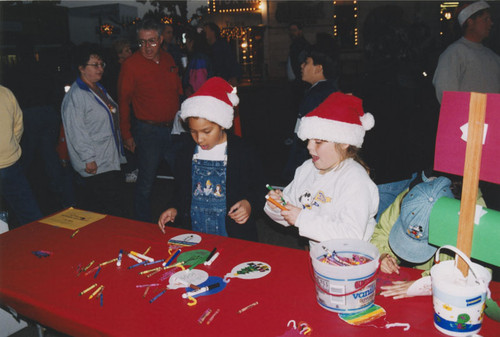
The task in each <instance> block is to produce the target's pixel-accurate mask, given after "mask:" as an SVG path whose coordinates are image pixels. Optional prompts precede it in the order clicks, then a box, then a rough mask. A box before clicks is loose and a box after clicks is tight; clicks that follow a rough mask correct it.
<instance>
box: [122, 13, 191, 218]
mask: <svg viewBox="0 0 500 337" xmlns="http://www.w3.org/2000/svg"><path fill="white" fill-rule="evenodd" d="M162 28H163V27H162V26H160V25H159V24H158V23H157V22H155V21H153V20H144V21H142V22H140V23H139V25H138V27H137V40H138V41H137V42H138V45H139V50H138V51H137V52H135V53H134V54H133V55H132V56H131V57H129V58H128V59H127V60H126V61H125V62H124V63H123V64H122V67H121V71H120V77H119V79H118V97H119V106H120V119H121V121H120V128H121V132H122V137H123V143H124V146H125V148H127V149H128V150H130V151H132V152H135V151H136V150H137V160H138V168H139V174H138V177H137V183H136V189H135V217H136V219H137V220H140V221H147V222H152V221H153V219H152V217H151V205H150V196H151V189H152V187H153V183H154V180H155V178H156V171H157V169H158V166H159V164H160V161H161V159H163V158H165V159H166V160H167V161H168V163H169V165H170V166H171V167H172V165H173V160H174V158H173V157H174V153H173V145H172V139H171V135H170V133H171V131H172V123H173V121H174V117H175V114H176V112H177V111H178V110H179V95H181V94H182V85H181V81H180V78H179V76H178V69H177V67H176V65H175V62H174V59H173V58H172V56H171V55H170V54H169V53H167V52H165V51H163V50H162V49H161V47H160V46H161V44H162V42H163V37H162V35H161V33H162ZM131 106H132V108H133V112H134V114H135V117H136V118H137V125H136V130H134V135H132V132H131V127H130V114H131V109H130V107H131Z"/></svg>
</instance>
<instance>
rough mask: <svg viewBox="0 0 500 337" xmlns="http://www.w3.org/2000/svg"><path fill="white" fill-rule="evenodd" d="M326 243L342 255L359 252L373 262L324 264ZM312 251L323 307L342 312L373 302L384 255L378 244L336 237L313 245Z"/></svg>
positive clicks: (352, 310)
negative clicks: (381, 253) (340, 264)
mask: <svg viewBox="0 0 500 337" xmlns="http://www.w3.org/2000/svg"><path fill="white" fill-rule="evenodd" d="M323 246H324V247H325V248H327V249H328V250H329V251H331V252H333V251H335V252H336V253H337V254H338V255H339V256H344V257H350V256H352V254H357V255H360V256H363V257H366V258H369V259H371V260H372V261H370V262H367V263H365V264H360V265H354V266H335V265H331V264H328V263H323V262H321V261H320V260H321V259H322V257H324V256H325V254H326V252H325V250H324V249H323ZM309 254H310V256H311V261H312V266H313V269H314V279H315V283H316V299H317V300H318V304H319V305H320V306H322V307H323V308H325V309H326V310H330V311H334V312H338V313H356V312H360V311H363V310H365V309H366V308H368V307H369V306H370V305H372V304H373V302H374V300H375V287H376V278H375V273H376V271H377V268H378V264H379V260H378V259H379V256H380V254H379V251H378V249H377V247H375V246H374V245H372V244H371V243H369V242H366V241H362V240H355V239H336V240H329V241H325V242H321V243H318V244H315V245H311V251H310V253H309Z"/></svg>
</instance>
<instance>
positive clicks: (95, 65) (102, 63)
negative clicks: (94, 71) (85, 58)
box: [86, 62, 106, 69]
mask: <svg viewBox="0 0 500 337" xmlns="http://www.w3.org/2000/svg"><path fill="white" fill-rule="evenodd" d="M86 65H87V66H92V67H94V68H99V67H101V68H102V69H104V68H106V63H104V62H101V63H87V64H86Z"/></svg>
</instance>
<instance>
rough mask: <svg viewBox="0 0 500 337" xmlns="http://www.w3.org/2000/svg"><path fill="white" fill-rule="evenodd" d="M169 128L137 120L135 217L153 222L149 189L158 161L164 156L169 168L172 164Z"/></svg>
mask: <svg viewBox="0 0 500 337" xmlns="http://www.w3.org/2000/svg"><path fill="white" fill-rule="evenodd" d="M171 132H172V129H171V128H168V127H164V126H157V125H151V124H148V123H145V122H142V121H140V120H139V121H137V134H136V137H135V143H136V146H137V149H136V151H137V168H138V169H139V174H138V176H137V182H136V185H135V218H136V219H137V220H139V221H145V222H153V221H152V214H151V190H152V189H153V183H154V181H155V179H156V172H157V170H158V166H159V165H160V161H161V160H162V159H163V158H165V159H167V162H168V164H169V165H170V167H171V168H173V165H174V155H173V153H172V151H173V146H172V137H171V135H170V133H171Z"/></svg>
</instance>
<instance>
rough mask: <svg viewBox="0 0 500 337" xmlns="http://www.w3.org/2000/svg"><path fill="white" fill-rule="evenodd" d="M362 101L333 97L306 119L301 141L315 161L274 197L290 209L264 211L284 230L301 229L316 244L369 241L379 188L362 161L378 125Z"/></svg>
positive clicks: (268, 205)
mask: <svg viewBox="0 0 500 337" xmlns="http://www.w3.org/2000/svg"><path fill="white" fill-rule="evenodd" d="M374 123H375V122H374V119H373V116H372V115H371V114H369V113H364V112H363V107H362V101H361V99H359V98H357V97H354V96H352V95H346V94H343V93H341V92H335V93H333V94H331V95H330V96H328V97H327V98H326V99H325V101H324V102H323V103H321V104H320V105H319V106H318V107H317V108H316V109H314V110H313V111H311V112H310V113H308V114H307V115H306V116H305V117H303V118H302V120H301V123H300V127H299V130H298V136H299V138H300V139H302V140H306V139H307V140H308V144H307V149H308V151H309V154H310V155H311V157H312V158H311V159H309V160H307V161H305V162H304V164H302V166H300V167H299V168H298V169H297V170H296V172H295V177H294V179H293V181H292V182H291V183H290V184H289V185H288V186H287V187H286V188H285V189H284V190H283V192H281V191H277V190H273V191H270V192H269V193H268V197H269V198H273V199H274V200H276V201H280V200H281V197H283V198H284V200H285V202H286V205H285V207H286V208H287V210H280V209H279V208H278V207H276V206H275V205H273V204H272V203H270V202H267V203H266V206H265V207H264V211H265V212H266V213H267V214H268V215H269V217H270V218H271V219H273V220H274V221H276V222H278V223H279V224H281V225H283V226H290V225H292V226H296V227H297V228H298V229H299V234H300V235H301V236H304V237H307V238H309V239H311V240H314V241H326V240H330V239H339V238H355V239H362V240H365V241H368V240H370V238H371V236H372V233H373V229H374V227H375V218H374V217H375V215H376V213H377V208H378V202H379V197H378V190H377V186H376V185H375V184H374V183H373V181H372V180H371V179H370V177H369V175H368V172H367V169H366V167H365V166H364V164H363V162H362V161H361V160H360V159H359V157H358V150H359V148H360V147H361V145H362V144H363V137H364V135H365V131H366V130H369V129H371V128H372V127H373V125H374Z"/></svg>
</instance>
